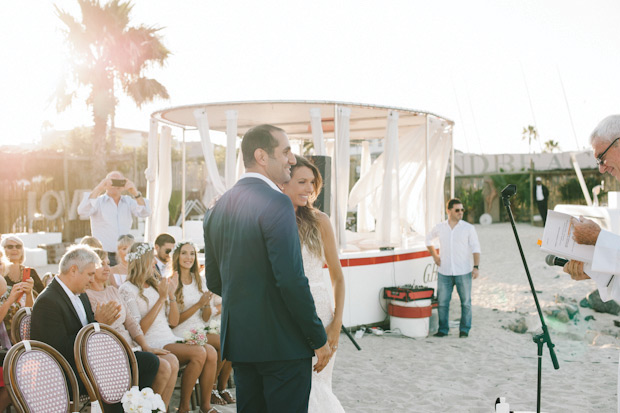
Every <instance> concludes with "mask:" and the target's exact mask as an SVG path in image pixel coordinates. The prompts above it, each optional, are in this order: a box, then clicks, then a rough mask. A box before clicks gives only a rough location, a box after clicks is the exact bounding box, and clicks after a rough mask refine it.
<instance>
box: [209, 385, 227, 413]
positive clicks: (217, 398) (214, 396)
mask: <svg viewBox="0 0 620 413" xmlns="http://www.w3.org/2000/svg"><path fill="white" fill-rule="evenodd" d="M211 404H217V405H219V406H223V405H225V404H227V403H226V399H224V398H223V397H222V396H221V395H220V392H219V391H217V390H216V389H213V390H211ZM207 413H208V412H207Z"/></svg>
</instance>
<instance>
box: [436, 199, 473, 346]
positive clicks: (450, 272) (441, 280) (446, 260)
mask: <svg viewBox="0 0 620 413" xmlns="http://www.w3.org/2000/svg"><path fill="white" fill-rule="evenodd" d="M464 212H465V209H464V208H463V203H462V202H461V201H460V200H459V199H456V198H454V199H451V200H450V201H448V204H447V207H446V213H447V214H448V220H447V221H444V222H442V223H440V224H437V225H436V226H435V227H434V228H433V229H432V230H431V232H430V233H428V234H427V235H426V247H427V248H428V251H429V252H430V253H431V255H432V256H433V260H435V264H437V267H439V268H438V278H437V299H438V303H439V306H438V308H437V310H438V313H439V331H438V332H437V334H435V336H436V337H444V336H447V335H448V332H449V330H450V325H449V316H450V300H451V299H452V291H453V290H454V287H455V286H456V291H457V292H458V294H459V298H460V299H461V323H460V326H459V330H460V333H459V337H461V338H465V337H468V336H469V330H470V329H471V318H472V317H471V283H472V279H475V278H478V275H479V272H478V271H479V270H478V265H479V264H480V243H479V242H478V235H477V234H476V230H475V229H474V226H473V225H471V224H470V223H468V222H465V221H463V213H464ZM437 239H438V240H439V248H440V251H441V256H440V255H439V254H438V253H437V250H436V249H435V246H434V245H433V241H435V240H437ZM472 257H473V264H472Z"/></svg>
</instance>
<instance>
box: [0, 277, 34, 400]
mask: <svg viewBox="0 0 620 413" xmlns="http://www.w3.org/2000/svg"><path fill="white" fill-rule="evenodd" d="M23 286H24V283H17V284H15V285H14V286H13V288H12V289H11V291H10V292H9V291H8V289H7V285H6V280H5V279H4V277H0V318H5V317H6V316H7V314H8V313H9V310H10V309H11V306H12V305H13V304H14V303H15V302H16V301H17V300H18V299H19V297H20V296H21V295H23V294H24V290H23ZM28 288H31V286H29V287H28ZM0 345H1V346H2V348H3V349H4V350H8V349H9V348H11V340H10V333H9V331H7V330H6V328H5V326H4V323H3V322H2V321H0ZM11 403H12V402H11V396H9V392H8V390H7V389H6V387H5V385H4V376H3V374H2V366H0V412H3V411H5V410H6V409H7V407H9V405H10V404H11Z"/></svg>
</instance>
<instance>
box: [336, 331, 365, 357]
mask: <svg viewBox="0 0 620 413" xmlns="http://www.w3.org/2000/svg"><path fill="white" fill-rule="evenodd" d="M340 329H341V330H342V331H344V333H345V334H346V335H347V337H349V340H351V343H353V345H354V346H355V348H356V349H358V350H359V351H362V348H361V347H360V345H359V344H357V341H355V339H354V338H353V336H352V335H351V333H349V330H347V329H346V328H345V326H341V327H340Z"/></svg>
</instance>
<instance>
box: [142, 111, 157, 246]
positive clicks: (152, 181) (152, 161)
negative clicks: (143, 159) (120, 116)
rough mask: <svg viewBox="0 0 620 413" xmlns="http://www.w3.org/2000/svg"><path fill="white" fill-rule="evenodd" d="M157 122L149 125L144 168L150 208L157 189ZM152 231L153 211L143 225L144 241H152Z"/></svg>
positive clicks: (153, 121)
mask: <svg viewBox="0 0 620 413" xmlns="http://www.w3.org/2000/svg"><path fill="white" fill-rule="evenodd" d="M158 127H159V123H158V122H157V120H156V119H151V122H150V127H149V140H148V157H147V167H146V169H145V170H144V175H145V177H146V198H147V199H148V200H149V202H150V203H151V209H152V210H153V209H154V208H155V201H156V200H155V192H156V191H157V182H156V179H157V152H158V136H157V130H158ZM152 231H153V213H151V216H149V217H147V218H146V223H145V225H144V241H145V242H152V241H154V238H151V232H152Z"/></svg>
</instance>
